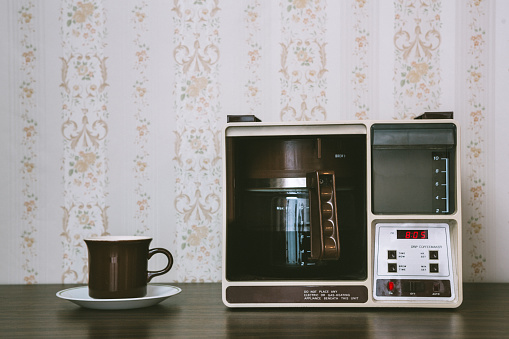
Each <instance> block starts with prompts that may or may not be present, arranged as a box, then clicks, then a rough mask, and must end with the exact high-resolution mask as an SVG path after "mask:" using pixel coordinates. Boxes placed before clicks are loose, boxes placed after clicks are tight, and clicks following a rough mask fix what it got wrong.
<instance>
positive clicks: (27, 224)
mask: <svg viewBox="0 0 509 339" xmlns="http://www.w3.org/2000/svg"><path fill="white" fill-rule="evenodd" d="M36 11H37V8H36V6H35V5H34V3H33V2H32V1H23V2H21V3H20V4H19V9H18V12H17V14H18V17H17V24H18V29H19V31H20V36H21V39H20V41H19V45H20V48H19V50H20V51H21V54H20V55H19V62H20V66H19V73H20V75H21V84H20V85H19V88H18V91H19V109H20V110H19V114H20V115H19V118H20V123H21V126H22V131H23V133H22V138H21V152H20V156H21V161H20V163H19V173H20V175H21V180H22V187H23V188H22V192H21V194H22V197H23V207H22V209H21V211H22V214H21V220H22V227H23V228H22V230H21V235H20V238H21V243H20V247H21V254H22V258H23V259H22V265H21V266H22V267H21V268H22V270H23V280H24V282H25V283H27V284H34V283H37V282H38V280H37V276H38V269H37V267H36V264H35V258H36V257H37V242H36V235H37V233H38V231H37V226H38V225H37V212H38V207H39V201H38V192H37V176H38V168H37V155H38V150H37V147H36V146H37V143H38V139H39V137H38V131H39V128H38V123H37V119H36V117H37V105H36V102H37V99H38V98H37V97H38V92H37V79H36V78H35V76H36V67H37V59H38V56H39V54H38V51H37V45H36V37H35V34H36V30H35V23H34V21H35V20H36V16H35V13H36Z"/></svg>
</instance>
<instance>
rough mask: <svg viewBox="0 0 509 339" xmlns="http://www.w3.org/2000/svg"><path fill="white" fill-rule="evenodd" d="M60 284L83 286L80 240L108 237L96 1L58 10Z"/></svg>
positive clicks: (100, 23)
mask: <svg viewBox="0 0 509 339" xmlns="http://www.w3.org/2000/svg"><path fill="white" fill-rule="evenodd" d="M60 15H61V18H60V19H61V46H62V52H63V55H62V56H61V57H60V59H61V62H62V72H61V77H62V79H61V84H60V95H61V102H62V110H61V114H62V126H61V133H62V146H63V159H62V176H63V186H62V189H63V192H62V194H63V197H64V205H63V206H61V207H62V210H63V224H62V228H63V230H62V233H61V234H60V236H61V238H62V245H63V255H62V258H63V260H62V278H61V280H62V282H63V283H67V282H81V283H83V282H87V281H88V267H87V265H88V261H87V251H86V246H84V242H83V239H84V238H87V237H89V236H93V235H106V234H109V233H108V213H107V210H108V206H107V205H106V197H107V195H108V174H109V173H108V161H109V159H108V143H107V141H108V139H107V137H108V117H109V111H108V94H109V93H108V91H109V88H108V86H109V85H108V82H107V81H108V68H107V63H106V61H107V59H108V57H107V56H106V55H105V54H104V49H105V47H106V45H107V42H106V38H107V28H106V20H107V19H106V13H105V10H104V7H103V4H102V3H101V2H82V1H72V0H69V1H64V2H63V3H62V8H61V13H60Z"/></svg>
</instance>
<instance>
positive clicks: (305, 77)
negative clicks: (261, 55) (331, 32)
mask: <svg viewBox="0 0 509 339" xmlns="http://www.w3.org/2000/svg"><path fill="white" fill-rule="evenodd" d="M280 7H281V23H282V32H281V33H282V41H281V43H280V45H281V69H280V73H281V75H282V76H281V77H280V83H281V101H280V104H281V107H282V108H281V112H280V118H281V120H282V121H291V120H298V121H305V120H326V119H327V111H326V108H325V107H326V104H327V76H326V73H327V72H328V70H327V68H326V67H327V55H326V50H325V48H326V45H327V43H326V42H325V41H324V35H325V32H326V20H327V7H326V3H325V2H324V1H311V0H289V1H282V2H281V3H280Z"/></svg>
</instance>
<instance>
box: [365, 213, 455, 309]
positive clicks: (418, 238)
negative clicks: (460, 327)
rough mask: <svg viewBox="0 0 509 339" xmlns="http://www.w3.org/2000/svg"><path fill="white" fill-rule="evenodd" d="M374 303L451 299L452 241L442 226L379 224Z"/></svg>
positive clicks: (445, 225) (440, 224)
mask: <svg viewBox="0 0 509 339" xmlns="http://www.w3.org/2000/svg"><path fill="white" fill-rule="evenodd" d="M374 264H375V267H374V273H375V274H374V278H375V279H374V286H373V294H374V295H373V297H374V299H375V300H434V299H436V300H453V299H454V297H455V295H454V284H453V274H452V271H453V270H452V256H451V239H450V232H449V225H448V224H445V223H379V224H376V229H375V262H374Z"/></svg>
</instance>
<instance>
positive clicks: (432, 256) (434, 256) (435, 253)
mask: <svg viewBox="0 0 509 339" xmlns="http://www.w3.org/2000/svg"><path fill="white" fill-rule="evenodd" d="M429 258H430V259H431V260H438V251H429Z"/></svg>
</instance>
